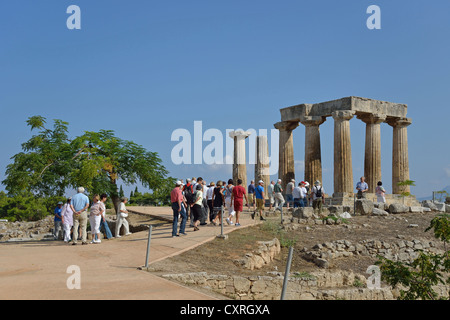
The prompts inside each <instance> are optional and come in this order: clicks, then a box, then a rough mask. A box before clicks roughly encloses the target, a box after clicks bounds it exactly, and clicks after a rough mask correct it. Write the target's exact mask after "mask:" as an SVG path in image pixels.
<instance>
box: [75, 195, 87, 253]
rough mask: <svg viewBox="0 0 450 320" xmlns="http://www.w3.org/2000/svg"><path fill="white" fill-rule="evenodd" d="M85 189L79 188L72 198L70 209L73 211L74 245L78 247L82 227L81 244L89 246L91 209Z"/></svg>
mask: <svg viewBox="0 0 450 320" xmlns="http://www.w3.org/2000/svg"><path fill="white" fill-rule="evenodd" d="M84 191H85V190H84V188H83V187H79V188H78V189H77V192H78V193H77V194H76V195H74V196H73V197H72V200H71V201H70V208H71V209H72V211H73V238H72V239H73V242H72V245H76V244H77V241H78V227H80V233H81V244H83V245H85V244H87V241H86V240H87V235H86V227H87V220H88V217H87V211H86V210H87V208H89V198H88V197H87V196H86V195H85V194H84Z"/></svg>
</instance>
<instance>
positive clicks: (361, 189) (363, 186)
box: [356, 177, 369, 199]
mask: <svg viewBox="0 0 450 320" xmlns="http://www.w3.org/2000/svg"><path fill="white" fill-rule="evenodd" d="M365 180H366V178H365V177H361V178H360V181H359V182H358V183H357V184H356V190H358V194H357V198H358V199H365V198H366V192H367V191H369V185H368V184H367V183H366V181H365Z"/></svg>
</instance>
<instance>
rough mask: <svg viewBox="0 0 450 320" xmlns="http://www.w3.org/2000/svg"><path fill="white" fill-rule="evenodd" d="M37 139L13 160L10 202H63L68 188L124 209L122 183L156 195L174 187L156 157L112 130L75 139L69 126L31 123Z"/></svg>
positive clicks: (32, 119)
mask: <svg viewBox="0 0 450 320" xmlns="http://www.w3.org/2000/svg"><path fill="white" fill-rule="evenodd" d="M27 125H28V126H29V127H30V129H31V131H32V132H33V133H34V132H36V131H37V133H35V134H34V135H33V136H32V137H31V138H30V139H29V140H28V141H27V142H25V143H23V144H22V152H20V153H18V154H16V155H14V156H13V157H12V160H13V162H12V163H11V164H9V165H8V166H7V170H6V174H5V175H6V178H5V179H4V180H3V181H2V183H3V184H4V185H5V189H6V190H7V191H8V194H9V195H10V196H19V195H21V194H24V193H28V194H32V195H34V196H35V197H49V196H50V197H51V196H62V195H63V194H64V193H65V191H66V189H67V188H76V187H78V186H83V187H85V189H86V190H88V191H89V192H90V193H91V194H93V193H98V194H100V193H107V194H109V195H110V197H111V198H112V199H113V202H114V203H115V204H118V199H119V197H118V195H119V194H118V193H119V191H118V188H117V185H118V181H122V182H123V183H125V184H127V185H130V184H136V183H138V182H140V183H141V184H142V185H143V186H145V187H148V188H149V189H151V190H160V189H161V186H164V185H165V184H167V183H171V181H172V180H171V179H169V180H168V178H167V177H166V175H167V173H168V172H167V170H166V169H165V167H164V166H163V164H162V161H161V159H160V158H159V156H158V154H157V153H156V152H150V151H147V150H146V149H145V148H144V147H142V146H140V145H138V144H136V143H134V142H133V141H127V140H123V139H120V138H118V137H116V136H115V135H114V132H113V131H111V130H100V131H98V132H93V131H86V132H84V134H82V135H80V136H77V137H75V138H73V139H70V138H69V135H68V123H67V122H64V121H62V120H54V122H53V128H51V129H50V128H47V127H46V119H45V118H44V117H42V116H33V117H30V118H28V120H27Z"/></svg>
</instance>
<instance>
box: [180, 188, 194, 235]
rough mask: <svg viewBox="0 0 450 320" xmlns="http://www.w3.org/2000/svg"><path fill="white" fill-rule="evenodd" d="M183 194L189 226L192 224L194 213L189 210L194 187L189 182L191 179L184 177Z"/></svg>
mask: <svg viewBox="0 0 450 320" xmlns="http://www.w3.org/2000/svg"><path fill="white" fill-rule="evenodd" d="M183 194H184V197H185V198H186V204H187V206H186V216H187V217H188V219H189V220H190V221H191V223H190V227H193V226H194V215H193V212H192V210H191V204H193V203H194V202H193V201H194V199H193V198H194V188H193V185H192V183H191V179H186V184H185V185H184V187H183Z"/></svg>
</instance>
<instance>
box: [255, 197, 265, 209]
mask: <svg viewBox="0 0 450 320" xmlns="http://www.w3.org/2000/svg"><path fill="white" fill-rule="evenodd" d="M256 210H264V200H263V199H256Z"/></svg>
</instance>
